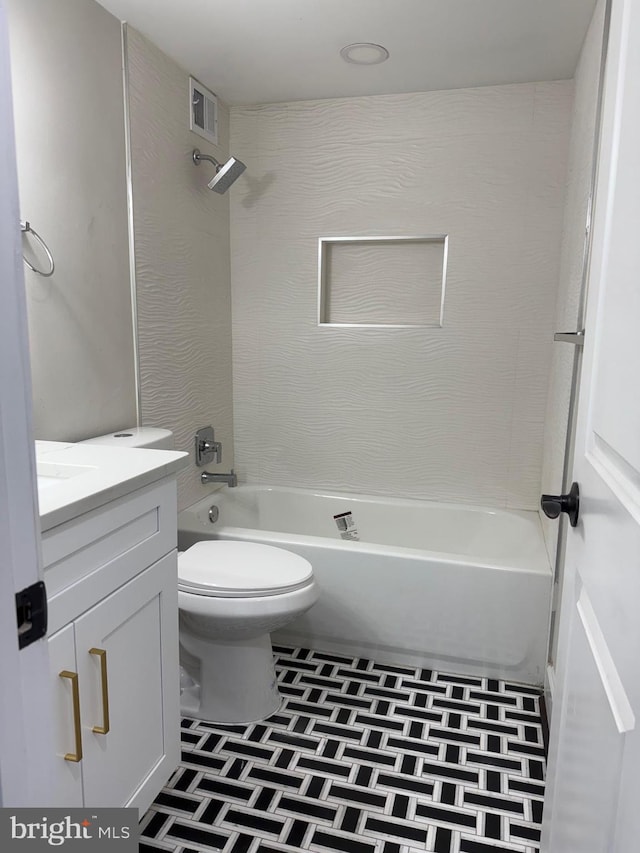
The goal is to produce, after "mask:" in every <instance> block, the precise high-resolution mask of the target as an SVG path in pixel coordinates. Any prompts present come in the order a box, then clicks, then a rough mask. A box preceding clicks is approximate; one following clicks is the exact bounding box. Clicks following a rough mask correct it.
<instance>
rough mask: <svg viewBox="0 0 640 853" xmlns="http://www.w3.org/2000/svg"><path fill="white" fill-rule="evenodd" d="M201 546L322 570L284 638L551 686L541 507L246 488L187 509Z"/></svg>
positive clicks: (184, 530) (187, 532) (182, 521)
mask: <svg viewBox="0 0 640 853" xmlns="http://www.w3.org/2000/svg"><path fill="white" fill-rule="evenodd" d="M211 507H214V508H215V509H214V510H213V511H212V512H210V509H211ZM216 516H217V518H216ZM212 518H216V520H215V521H212V520H211V519H212ZM201 539H237V540H242V541H250V542H264V543H266V544H269V545H276V546H278V547H282V548H287V549H289V550H290V551H294V552H296V553H297V554H300V555H301V556H303V557H306V558H307V559H308V560H309V562H310V563H311V564H312V565H313V570H314V573H315V576H316V579H317V581H318V584H319V585H320V589H321V594H320V600H319V602H318V603H317V604H316V605H315V606H314V607H313V608H312V609H311V610H309V611H308V612H307V613H305V614H304V615H303V616H301V617H300V618H299V619H297V620H296V621H295V622H293V623H291V625H289V626H288V627H287V628H286V629H284V630H283V631H282V632H278V633H277V634H275V635H274V637H273V639H274V641H275V642H279V643H285V644H289V645H291V644H295V645H302V646H306V647H312V648H316V649H323V650H325V651H330V652H338V653H343V654H347V655H350V656H362V657H369V658H374V659H375V660H377V661H379V662H383V663H384V662H387V663H400V664H402V663H406V664H408V665H410V666H424V667H429V668H434V669H440V670H445V671H449V672H456V673H463V674H470V675H483V676H488V677H490V678H502V679H506V680H508V681H514V682H520V683H525V684H531V685H542V684H543V681H544V670H545V664H546V647H547V635H548V621H549V611H550V596H551V588H552V575H551V568H550V565H549V559H548V557H547V553H546V550H545V546H544V541H543V538H542V530H541V526H540V521H539V518H538V514H537V513H536V512H512V511H503V510H495V509H486V508H482V507H473V506H463V505H455V504H443V503H435V502H432V501H419V500H398V499H393V498H381V497H368V496H362V495H349V494H337V493H333V494H332V493H324V492H322V493H319V492H314V491H307V490H304V489H293V488H292V489H288V488H281V487H269V486H239V487H238V488H234V489H228V488H225V489H222V490H220V491H218V492H214V493H212V494H211V495H210V496H208V497H206V498H204V499H203V500H202V501H199V502H198V503H196V504H194V505H193V506H191V507H189V508H188V509H186V510H183V511H182V512H181V513H179V515H178V545H179V547H180V548H181V549H185V548H188V547H189V546H190V545H192V544H193V543H194V542H197V541H199V540H201Z"/></svg>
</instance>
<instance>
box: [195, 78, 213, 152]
mask: <svg viewBox="0 0 640 853" xmlns="http://www.w3.org/2000/svg"><path fill="white" fill-rule="evenodd" d="M189 127H190V129H191V130H192V131H193V132H194V133H197V134H198V136H202V137H204V139H208V140H209V142H213V144H214V145H217V144H218V99H217V98H216V96H215V95H214V94H213V92H210V91H209V90H208V89H205V87H204V86H203V85H202V84H201V83H199V82H198V81H197V80H196V79H195V78H194V77H189Z"/></svg>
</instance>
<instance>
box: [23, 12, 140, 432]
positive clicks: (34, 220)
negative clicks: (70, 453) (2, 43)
mask: <svg viewBox="0 0 640 853" xmlns="http://www.w3.org/2000/svg"><path fill="white" fill-rule="evenodd" d="M7 8H8V14H9V28H10V39H11V60H12V76H13V97H14V107H15V123H16V142H17V149H18V171H19V187H20V216H21V218H22V219H27V220H29V221H30V222H31V224H32V225H33V227H34V228H35V229H36V231H38V232H39V234H41V236H42V237H43V238H44V239H45V240H46V242H47V243H48V245H49V247H50V249H51V251H52V253H53V255H54V259H55V264H56V271H55V273H54V275H53V276H52V277H51V278H42V277H40V276H38V275H36V274H35V273H33V272H31V271H30V270H29V269H27V268H26V267H25V287H26V290H27V302H28V313H29V336H30V350H31V369H32V375H33V395H34V406H33V413H34V429H35V436H36V438H42V439H61V440H71V441H73V440H78V439H81V438H86V437H88V436H90V435H98V434H100V433H103V432H108V431H110V430H112V429H116V428H118V427H123V426H127V425H129V426H130V425H132V424H135V422H136V397H135V371H134V357H133V332H132V320H131V291H130V276H129V241H128V234H127V195H126V162H125V139H124V100H123V93H122V71H121V61H122V60H121V44H120V24H119V22H118V21H117V20H116V19H115V18H114V17H112V16H111V15H110V14H109V13H108V12H106V11H105V10H104V9H103V8H102V7H101V6H98V5H97V3H94V2H92V0H56V2H55V3H52V2H51V0H8V2H7Z"/></svg>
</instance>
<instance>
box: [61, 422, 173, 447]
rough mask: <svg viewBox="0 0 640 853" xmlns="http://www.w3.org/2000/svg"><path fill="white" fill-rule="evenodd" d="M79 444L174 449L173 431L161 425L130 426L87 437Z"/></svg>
mask: <svg viewBox="0 0 640 853" xmlns="http://www.w3.org/2000/svg"><path fill="white" fill-rule="evenodd" d="M78 444H105V445H109V446H110V447H148V448H153V449H154V450H173V433H172V432H171V430H168V429H160V428H159V427H130V428H129V429H122V430H118V432H110V433H108V434H107V435H99V436H97V437H96V438H87V439H85V441H80V442H78Z"/></svg>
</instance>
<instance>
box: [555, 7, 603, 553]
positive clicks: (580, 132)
mask: <svg viewBox="0 0 640 853" xmlns="http://www.w3.org/2000/svg"><path fill="white" fill-rule="evenodd" d="M604 10H605V2H604V0H599V2H598V4H597V6H596V10H595V12H594V15H593V19H592V21H591V26H590V27H589V31H588V33H587V36H586V38H585V42H584V45H583V47H582V52H581V54H580V61H579V63H578V67H577V69H576V75H575V100H574V108H573V117H572V130H571V142H570V147H569V177H568V185H567V205H566V209H565V217H564V230H563V237H562V255H561V264H560V280H559V281H560V283H559V288H558V297H557V301H556V319H555V325H556V329H557V331H562V332H564V331H569V332H570V331H574V330H576V329H577V317H578V306H579V300H580V290H581V282H582V268H583V257H584V246H585V227H586V222H587V207H588V202H589V193H590V192H591V179H592V168H593V145H594V136H595V123H596V111H597V96H598V80H599V76H600V57H601V52H602V31H603V21H604ZM573 357H574V352H573V347H572V346H571V345H570V344H566V343H554V344H553V345H552V362H551V373H550V379H549V394H548V398H547V411H546V418H545V430H544V458H543V466H542V489H541V491H542V492H546V493H548V494H559V493H560V490H561V487H562V470H563V462H564V451H565V441H566V436H567V424H568V414H569V400H570V394H571V376H572V366H573ZM541 518H542V526H543V531H544V535H545V540H546V542H547V550H548V552H549V554H550V556H551V559H552V560H553V559H555V551H556V541H557V536H558V522H557V521H550V520H549V519H548V518H546V516H544V515H542V514H541Z"/></svg>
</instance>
